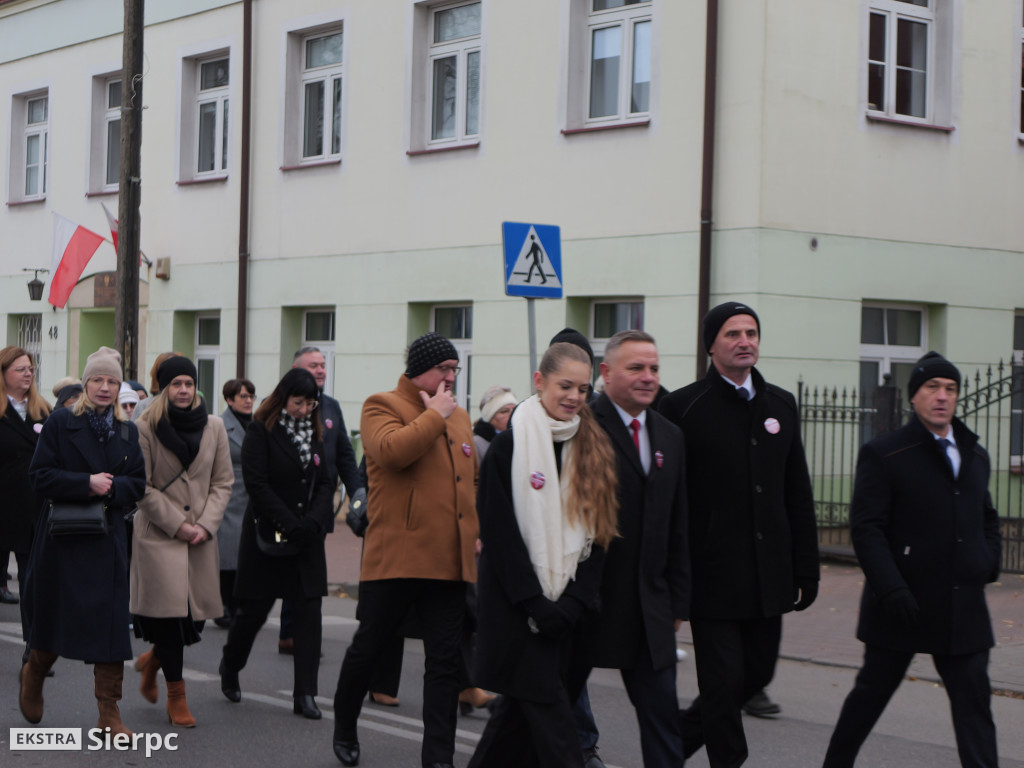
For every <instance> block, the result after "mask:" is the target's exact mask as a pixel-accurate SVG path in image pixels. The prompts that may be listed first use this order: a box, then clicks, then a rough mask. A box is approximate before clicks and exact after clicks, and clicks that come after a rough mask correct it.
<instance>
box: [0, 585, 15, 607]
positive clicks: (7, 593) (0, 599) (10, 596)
mask: <svg viewBox="0 0 1024 768" xmlns="http://www.w3.org/2000/svg"><path fill="white" fill-rule="evenodd" d="M0 603H6V604H7V605H17V604H18V596H17V595H16V594H14V593H13V592H11V590H9V589H8V588H7V585H6V584H4V585H3V586H2V587H0Z"/></svg>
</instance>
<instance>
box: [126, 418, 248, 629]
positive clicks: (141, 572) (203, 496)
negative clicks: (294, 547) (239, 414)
mask: <svg viewBox="0 0 1024 768" xmlns="http://www.w3.org/2000/svg"><path fill="white" fill-rule="evenodd" d="M137 424H138V427H139V444H140V445H141V446H142V453H143V456H144V457H145V459H146V495H145V496H144V497H143V498H142V499H140V500H139V511H138V513H137V514H136V515H135V531H134V533H133V535H132V564H131V603H130V606H129V608H130V610H131V612H132V613H135V614H139V615H141V616H151V617H153V618H175V617H182V616H186V615H188V610H189V607H190V606H191V609H192V618H193V619H195V620H196V621H199V620H201V619H215V618H217V617H219V616H221V615H222V614H223V613H224V605H223V603H222V602H221V599H220V558H219V555H218V552H217V529H218V528H219V527H220V522H221V519H222V518H223V517H224V508H225V507H226V506H227V504H228V500H229V499H230V498H231V486H232V485H233V483H234V481H235V473H234V471H233V470H232V468H231V453H230V450H229V448H228V434H227V431H226V430H225V429H224V422H223V421H222V420H221V419H220V418H219V417H218V416H210V417H209V421H208V422H207V424H206V427H205V428H204V429H203V436H202V439H201V440H200V443H199V453H198V454H196V457H195V459H194V460H193V461H192V464H191V465H189V468H188V471H187V472H184V473H182V475H181V477H179V478H177V479H176V480H174V482H173V483H171V484H170V485H168V486H167V489H166V490H164V491H160V489H161V488H163V487H164V486H165V485H167V483H169V482H170V481H171V479H172V478H173V477H174V476H175V475H176V474H177V473H178V472H179V470H181V462H180V461H179V460H178V458H177V457H176V456H175V455H174V454H173V453H171V451H169V450H168V449H167V448H166V447H165V446H164V445H163V443H161V442H160V441H159V440H158V439H157V436H156V433H155V432H154V431H153V428H152V427H150V425H149V423H148V422H146V421H140V422H138V423H137ZM184 522H189V523H192V524H198V525H201V526H202V527H203V528H205V529H206V530H207V531H208V532H209V534H210V538H209V539H208V540H207V541H204V542H203V543H202V544H199V545H198V546H195V547H193V546H190V545H189V544H188V542H185V541H182V540H180V539H176V538H175V537H174V534H175V533H177V531H178V529H179V528H180V527H181V524H182V523H184Z"/></svg>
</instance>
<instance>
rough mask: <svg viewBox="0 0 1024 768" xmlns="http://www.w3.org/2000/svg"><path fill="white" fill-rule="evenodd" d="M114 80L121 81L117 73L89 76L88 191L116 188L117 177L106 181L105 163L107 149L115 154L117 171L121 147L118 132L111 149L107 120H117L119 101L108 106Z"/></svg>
mask: <svg viewBox="0 0 1024 768" xmlns="http://www.w3.org/2000/svg"><path fill="white" fill-rule="evenodd" d="M114 83H118V84H120V83H121V73H120V72H105V73H103V74H99V75H94V76H93V78H92V102H91V104H92V113H91V120H90V124H89V131H90V134H89V136H90V138H89V179H88V190H87V192H88V194H92V195H102V194H114V193H116V192H117V191H118V182H119V180H120V179H119V178H115V179H114V180H113V181H108V180H107V164H108V161H109V159H110V153H111V149H113V151H114V152H115V153H116V155H115V157H116V159H117V165H118V169H119V170H120V162H121V146H120V133H118V137H119V139H118V143H117V146H115V147H113V148H111V146H110V140H109V132H110V125H111V123H114V122H117V123H120V122H121V104H120V103H118V104H116V105H115V106H113V107H111V106H110V102H109V99H110V88H111V86H112V85H113V84H114Z"/></svg>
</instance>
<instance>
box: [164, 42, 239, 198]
mask: <svg viewBox="0 0 1024 768" xmlns="http://www.w3.org/2000/svg"><path fill="white" fill-rule="evenodd" d="M180 56H181V70H180V71H181V80H180V87H179V102H178V115H179V123H178V129H179V141H178V153H177V154H178V156H177V164H178V183H179V184H181V183H188V182H195V181H217V180H222V179H226V178H227V177H228V171H229V169H230V155H231V146H232V142H231V131H232V126H233V124H235V123H237V122H238V121H237V120H234V121H233V120H231V116H230V103H231V101H232V99H231V91H232V88H233V87H234V84H235V83H236V82H237V81H238V77H237V76H236V75H237V72H236V71H235V57H234V56H233V55H232V51H231V47H230V45H228V44H226V43H224V44H220V45H218V44H217V43H208V44H206V45H205V46H203V47H196V48H195V49H193V50H189V51H186V52H183V53H181V54H180ZM220 59H227V61H228V84H227V85H226V86H219V87H217V88H208V89H205V90H200V87H199V86H200V78H201V77H202V65H203V64H208V63H210V62H214V61H219V60H220ZM211 101H215V102H216V103H217V109H216V118H215V128H214V167H213V170H212V171H199V138H200V130H199V123H200V109H199V108H200V105H201V104H207V103H210V102H211ZM236 103H237V102H236ZM225 104H226V105H227V106H228V109H229V112H228V129H227V131H226V132H225V131H224V125H223V123H224V108H225ZM225 160H227V162H224V161H225ZM222 166H226V167H222Z"/></svg>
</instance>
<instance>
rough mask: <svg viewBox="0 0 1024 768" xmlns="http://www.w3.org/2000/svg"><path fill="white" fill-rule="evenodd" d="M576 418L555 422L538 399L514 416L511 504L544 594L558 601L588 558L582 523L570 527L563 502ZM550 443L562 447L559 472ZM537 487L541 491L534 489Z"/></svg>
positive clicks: (588, 542)
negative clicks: (580, 565) (580, 564)
mask: <svg viewBox="0 0 1024 768" xmlns="http://www.w3.org/2000/svg"><path fill="white" fill-rule="evenodd" d="M579 425H580V417H579V415H578V414H577V415H575V416H573V418H572V419H571V420H570V421H558V420H556V419H552V418H551V417H550V416H548V414H547V411H545V410H544V406H543V405H541V402H540V398H539V397H538V396H537V395H533V396H532V397H529V398H527V399H526V400H524V401H523V402H522V403H520V404H519V406H518V407H517V408H516V409H515V411H514V412H513V413H512V432H513V434H514V435H515V441H514V443H513V448H512V504H513V506H514V508H515V512H516V522H518V523H519V532H520V534H522V537H523V541H524V542H525V544H526V550H527V552H529V555H530V563H531V564H532V565H533V569H534V571H535V572H536V573H537V578H538V579H539V580H540V585H541V588H542V589H543V590H544V595H545V596H546V597H547V598H549V599H550V600H557V599H558V598H559V596H561V594H562V592H563V591H565V588H566V586H567V585H568V583H569V580H570V579H572V578H574V577H575V576H576V566H577V565H578V564H579V562H580V561H581V560H585V559H586V557H587V556H588V555H589V554H590V545H591V540H590V538H589V537H588V536H587V530H586V528H585V527H584V526H583V525H582V524H576V525H572V524H570V523H569V519H568V515H567V513H566V512H567V510H566V500H567V499H568V496H569V479H570V478H571V477H572V473H573V471H574V470H573V439H572V438H573V437H574V436H575V435H576V430H577V429H579ZM554 443H562V444H563V445H562V473H561V477H559V473H558V465H557V464H556V463H555V448H554ZM538 486H539V487H538Z"/></svg>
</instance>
